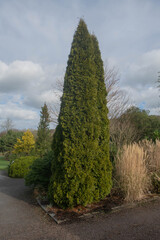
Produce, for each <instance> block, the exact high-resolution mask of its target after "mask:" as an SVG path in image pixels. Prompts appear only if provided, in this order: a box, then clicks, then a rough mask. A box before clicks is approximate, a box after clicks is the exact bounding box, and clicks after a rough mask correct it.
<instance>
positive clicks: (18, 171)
mask: <svg viewBox="0 0 160 240" xmlns="http://www.w3.org/2000/svg"><path fill="white" fill-rule="evenodd" d="M35 159H36V157H35V156H25V157H19V158H16V159H14V160H11V162H10V165H9V170H8V175H9V177H13V178H24V177H25V175H26V174H27V173H28V172H29V167H30V166H31V165H32V163H33V161H34V160H35Z"/></svg>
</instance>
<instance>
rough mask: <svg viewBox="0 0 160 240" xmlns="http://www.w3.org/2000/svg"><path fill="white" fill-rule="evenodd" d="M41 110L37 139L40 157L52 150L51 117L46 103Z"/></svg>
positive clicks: (37, 149)
mask: <svg viewBox="0 0 160 240" xmlns="http://www.w3.org/2000/svg"><path fill="white" fill-rule="evenodd" d="M41 109H42V110H41V112H40V122H39V126H38V132H37V139H36V151H38V153H39V154H40V156H43V155H44V154H45V153H47V152H48V151H49V150H50V149H51V134H50V130H49V123H50V117H49V112H48V107H47V105H46V103H45V104H44V106H43V107H42V108H41Z"/></svg>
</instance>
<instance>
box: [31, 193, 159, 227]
mask: <svg viewBox="0 0 160 240" xmlns="http://www.w3.org/2000/svg"><path fill="white" fill-rule="evenodd" d="M36 200H37V203H38V204H39V206H40V207H41V208H42V209H43V210H44V211H45V212H46V214H48V215H49V216H50V217H51V218H52V219H53V220H54V221H55V222H56V223H57V224H61V223H64V222H68V221H70V219H67V218H66V219H63V220H59V219H58V218H57V217H56V214H55V213H54V212H52V213H51V212H49V211H48V210H47V206H48V205H45V204H41V201H40V199H39V198H38V197H37V198H36ZM155 200H160V195H154V196H150V198H145V199H142V200H140V201H136V202H133V203H125V204H122V205H120V206H116V207H112V208H111V210H110V211H108V214H111V213H116V212H120V211H122V210H123V209H129V208H134V207H136V206H138V205H140V204H143V203H148V202H152V201H155ZM104 213H105V214H107V213H106V212H104V211H93V212H91V213H85V214H82V215H80V216H79V217H77V219H83V218H84V219H85V218H91V217H93V216H95V215H98V214H104Z"/></svg>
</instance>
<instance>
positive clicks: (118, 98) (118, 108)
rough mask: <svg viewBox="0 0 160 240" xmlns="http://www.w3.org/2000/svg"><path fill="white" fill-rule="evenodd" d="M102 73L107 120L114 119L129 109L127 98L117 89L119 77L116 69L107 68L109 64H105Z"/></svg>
mask: <svg viewBox="0 0 160 240" xmlns="http://www.w3.org/2000/svg"><path fill="white" fill-rule="evenodd" d="M104 73H105V84H106V90H107V106H108V110H109V119H115V118H117V117H119V116H121V115H122V114H123V113H124V112H125V111H126V110H127V108H129V106H130V104H129V97H128V96H127V94H126V93H125V92H124V91H123V90H121V89H120V87H119V79H120V76H119V71H118V69H117V68H116V67H109V64H108V63H106V64H105V67H104Z"/></svg>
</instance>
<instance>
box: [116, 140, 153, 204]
mask: <svg viewBox="0 0 160 240" xmlns="http://www.w3.org/2000/svg"><path fill="white" fill-rule="evenodd" d="M146 160H147V155H146V152H145V151H144V150H143V148H142V147H140V146H139V145H138V144H136V143H134V144H132V145H128V146H127V145H125V146H124V147H123V150H122V152H119V155H118V157H117V160H116V163H115V168H116V175H117V181H119V187H120V189H121V190H122V192H123V194H124V198H125V200H126V201H129V202H131V201H135V200H140V199H142V198H143V197H144V195H145V193H147V191H148V189H149V186H150V178H149V175H148V170H147V167H146Z"/></svg>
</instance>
